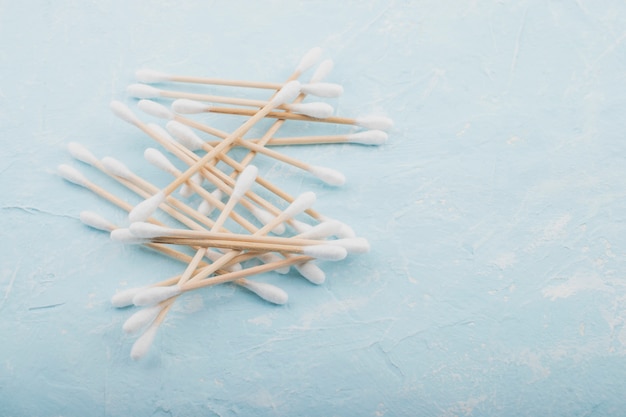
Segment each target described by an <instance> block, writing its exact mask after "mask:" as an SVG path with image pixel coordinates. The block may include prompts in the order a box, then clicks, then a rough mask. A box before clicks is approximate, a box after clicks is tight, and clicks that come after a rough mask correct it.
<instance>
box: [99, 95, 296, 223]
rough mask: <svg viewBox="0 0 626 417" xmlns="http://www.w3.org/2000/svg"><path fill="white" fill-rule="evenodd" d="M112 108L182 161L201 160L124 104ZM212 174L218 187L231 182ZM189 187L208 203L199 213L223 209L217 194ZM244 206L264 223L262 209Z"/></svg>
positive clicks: (239, 220)
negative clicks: (144, 121)
mask: <svg viewBox="0 0 626 417" xmlns="http://www.w3.org/2000/svg"><path fill="white" fill-rule="evenodd" d="M155 105H156V103H155ZM111 107H112V109H113V111H114V112H115V114H116V115H118V116H119V117H120V118H122V119H123V120H125V121H129V122H130V123H132V124H133V125H134V126H136V127H138V128H139V129H141V130H142V131H144V132H145V133H146V134H148V135H149V136H150V137H152V138H153V139H155V140H156V141H157V142H159V143H160V144H161V145H163V146H164V147H165V148H166V149H167V150H169V151H170V152H172V153H174V154H175V155H176V156H178V157H179V158H180V159H182V160H184V161H185V162H186V163H188V164H189V165H193V164H194V163H196V162H197V161H198V160H199V158H198V156H197V155H195V154H192V153H191V152H189V151H188V150H187V149H186V148H184V147H181V146H180V145H178V144H177V143H176V142H174V140H173V139H171V137H169V135H168V134H167V132H165V131H164V130H163V129H162V128H161V127H160V126H157V125H153V124H145V123H143V122H142V121H141V120H139V118H138V117H137V116H135V115H134V113H133V112H132V111H131V110H130V109H129V108H128V107H127V106H125V105H124V104H122V103H120V102H112V103H111ZM160 108H161V111H168V110H167V109H166V108H165V107H163V106H160ZM183 151H187V152H188V154H185V153H184V152H183ZM192 155H193V157H192ZM207 168H209V169H210V166H209V165H205V166H204V167H203V168H202V172H203V175H205V176H206V175H209V174H210V173H208V172H207V171H206V169H207ZM211 172H213V173H214V174H215V175H222V176H221V177H220V178H219V179H218V178H217V177H215V176H213V175H212V174H211V175H212V176H210V177H207V178H209V179H211V180H212V182H214V184H216V185H217V186H218V187H220V186H225V184H224V182H223V181H224V180H231V179H230V178H229V177H228V176H225V175H224V174H223V173H222V172H221V171H219V170H217V171H216V170H213V171H211ZM194 175H195V174H194ZM177 177H178V174H177ZM216 181H217V182H216ZM189 186H190V187H191V188H192V189H193V190H194V191H196V192H198V193H199V194H200V195H201V196H202V197H203V199H205V201H207V203H206V204H201V205H200V206H199V210H198V211H200V210H202V211H203V214H204V215H206V214H208V212H209V211H210V209H212V208H213V207H215V206H217V207H220V208H222V207H223V204H222V203H221V201H219V200H220V198H221V197H220V196H218V195H217V193H215V192H214V193H208V192H207V191H206V190H204V189H203V188H202V187H199V186H198V184H194V183H193V182H191V183H189ZM158 191H159V190H158V189H156V188H155V189H154V190H153V191H151V194H153V195H154V194H157V193H158ZM253 197H254V196H253ZM253 200H254V201H255V202H257V203H258V204H262V205H266V206H267V204H268V203H267V202H266V201H265V200H262V199H260V198H253ZM167 201H168V202H169V201H170V197H168V199H167ZM244 204H246V208H248V209H249V210H251V212H252V214H253V215H254V216H255V217H256V218H258V219H259V220H260V221H261V222H262V223H263V218H264V217H266V216H265V213H264V211H263V210H262V209H260V208H258V207H254V206H253V205H251V204H247V203H245V201H244ZM209 205H210V207H209ZM233 218H234V219H235V220H236V221H237V222H239V224H241V225H242V226H243V227H245V228H246V229H248V230H249V231H254V230H256V228H255V227H254V225H252V224H251V223H249V222H248V221H247V220H246V219H244V218H242V217H240V216H238V215H237V214H235V213H234V214H233ZM274 232H275V233H277V234H281V233H283V232H284V226H282V225H279V226H277V228H276V229H275V230H274Z"/></svg>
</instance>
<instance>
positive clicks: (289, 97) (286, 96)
mask: <svg viewBox="0 0 626 417" xmlns="http://www.w3.org/2000/svg"><path fill="white" fill-rule="evenodd" d="M300 87H301V86H300V83H299V82H298V81H297V80H293V81H289V82H288V83H287V84H285V85H284V86H283V88H281V89H280V90H278V92H277V93H276V95H275V96H274V97H273V98H272V100H271V104H272V105H273V106H280V105H281V104H285V103H288V102H290V101H293V100H294V99H295V98H296V97H298V94H300Z"/></svg>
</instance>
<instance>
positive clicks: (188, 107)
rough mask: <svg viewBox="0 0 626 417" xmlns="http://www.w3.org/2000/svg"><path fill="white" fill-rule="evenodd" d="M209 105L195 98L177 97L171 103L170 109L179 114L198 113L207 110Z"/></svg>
mask: <svg viewBox="0 0 626 417" xmlns="http://www.w3.org/2000/svg"><path fill="white" fill-rule="evenodd" d="M210 108H211V106H210V105H208V104H206V103H202V102H200V101H196V100H189V99H186V98H179V99H178V100H174V102H173V103H172V110H174V111H175V112H176V113H179V114H198V113H204V112H207V111H209V109H210Z"/></svg>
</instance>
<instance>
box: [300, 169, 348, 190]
mask: <svg viewBox="0 0 626 417" xmlns="http://www.w3.org/2000/svg"><path fill="white" fill-rule="evenodd" d="M308 171H309V173H311V174H312V175H314V176H316V177H317V178H319V179H320V180H322V181H324V182H325V183H326V184H328V185H333V186H339V185H343V184H345V183H346V177H345V176H344V175H343V174H342V173H341V172H339V171H337V170H334V169H332V168H327V167H320V166H315V165H312V166H311V167H310V168H309V169H308Z"/></svg>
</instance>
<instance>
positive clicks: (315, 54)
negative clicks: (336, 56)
mask: <svg viewBox="0 0 626 417" xmlns="http://www.w3.org/2000/svg"><path fill="white" fill-rule="evenodd" d="M322 52H323V49H322V48H320V47H319V46H316V47H315V48H311V49H310V50H309V51H308V52H307V53H306V54H304V56H303V57H302V59H301V60H300V63H298V66H297V67H296V72H298V73H303V72H304V71H306V70H308V69H309V68H311V67H312V66H313V65H315V63H316V62H317V61H319V59H320V56H321V55H322Z"/></svg>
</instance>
